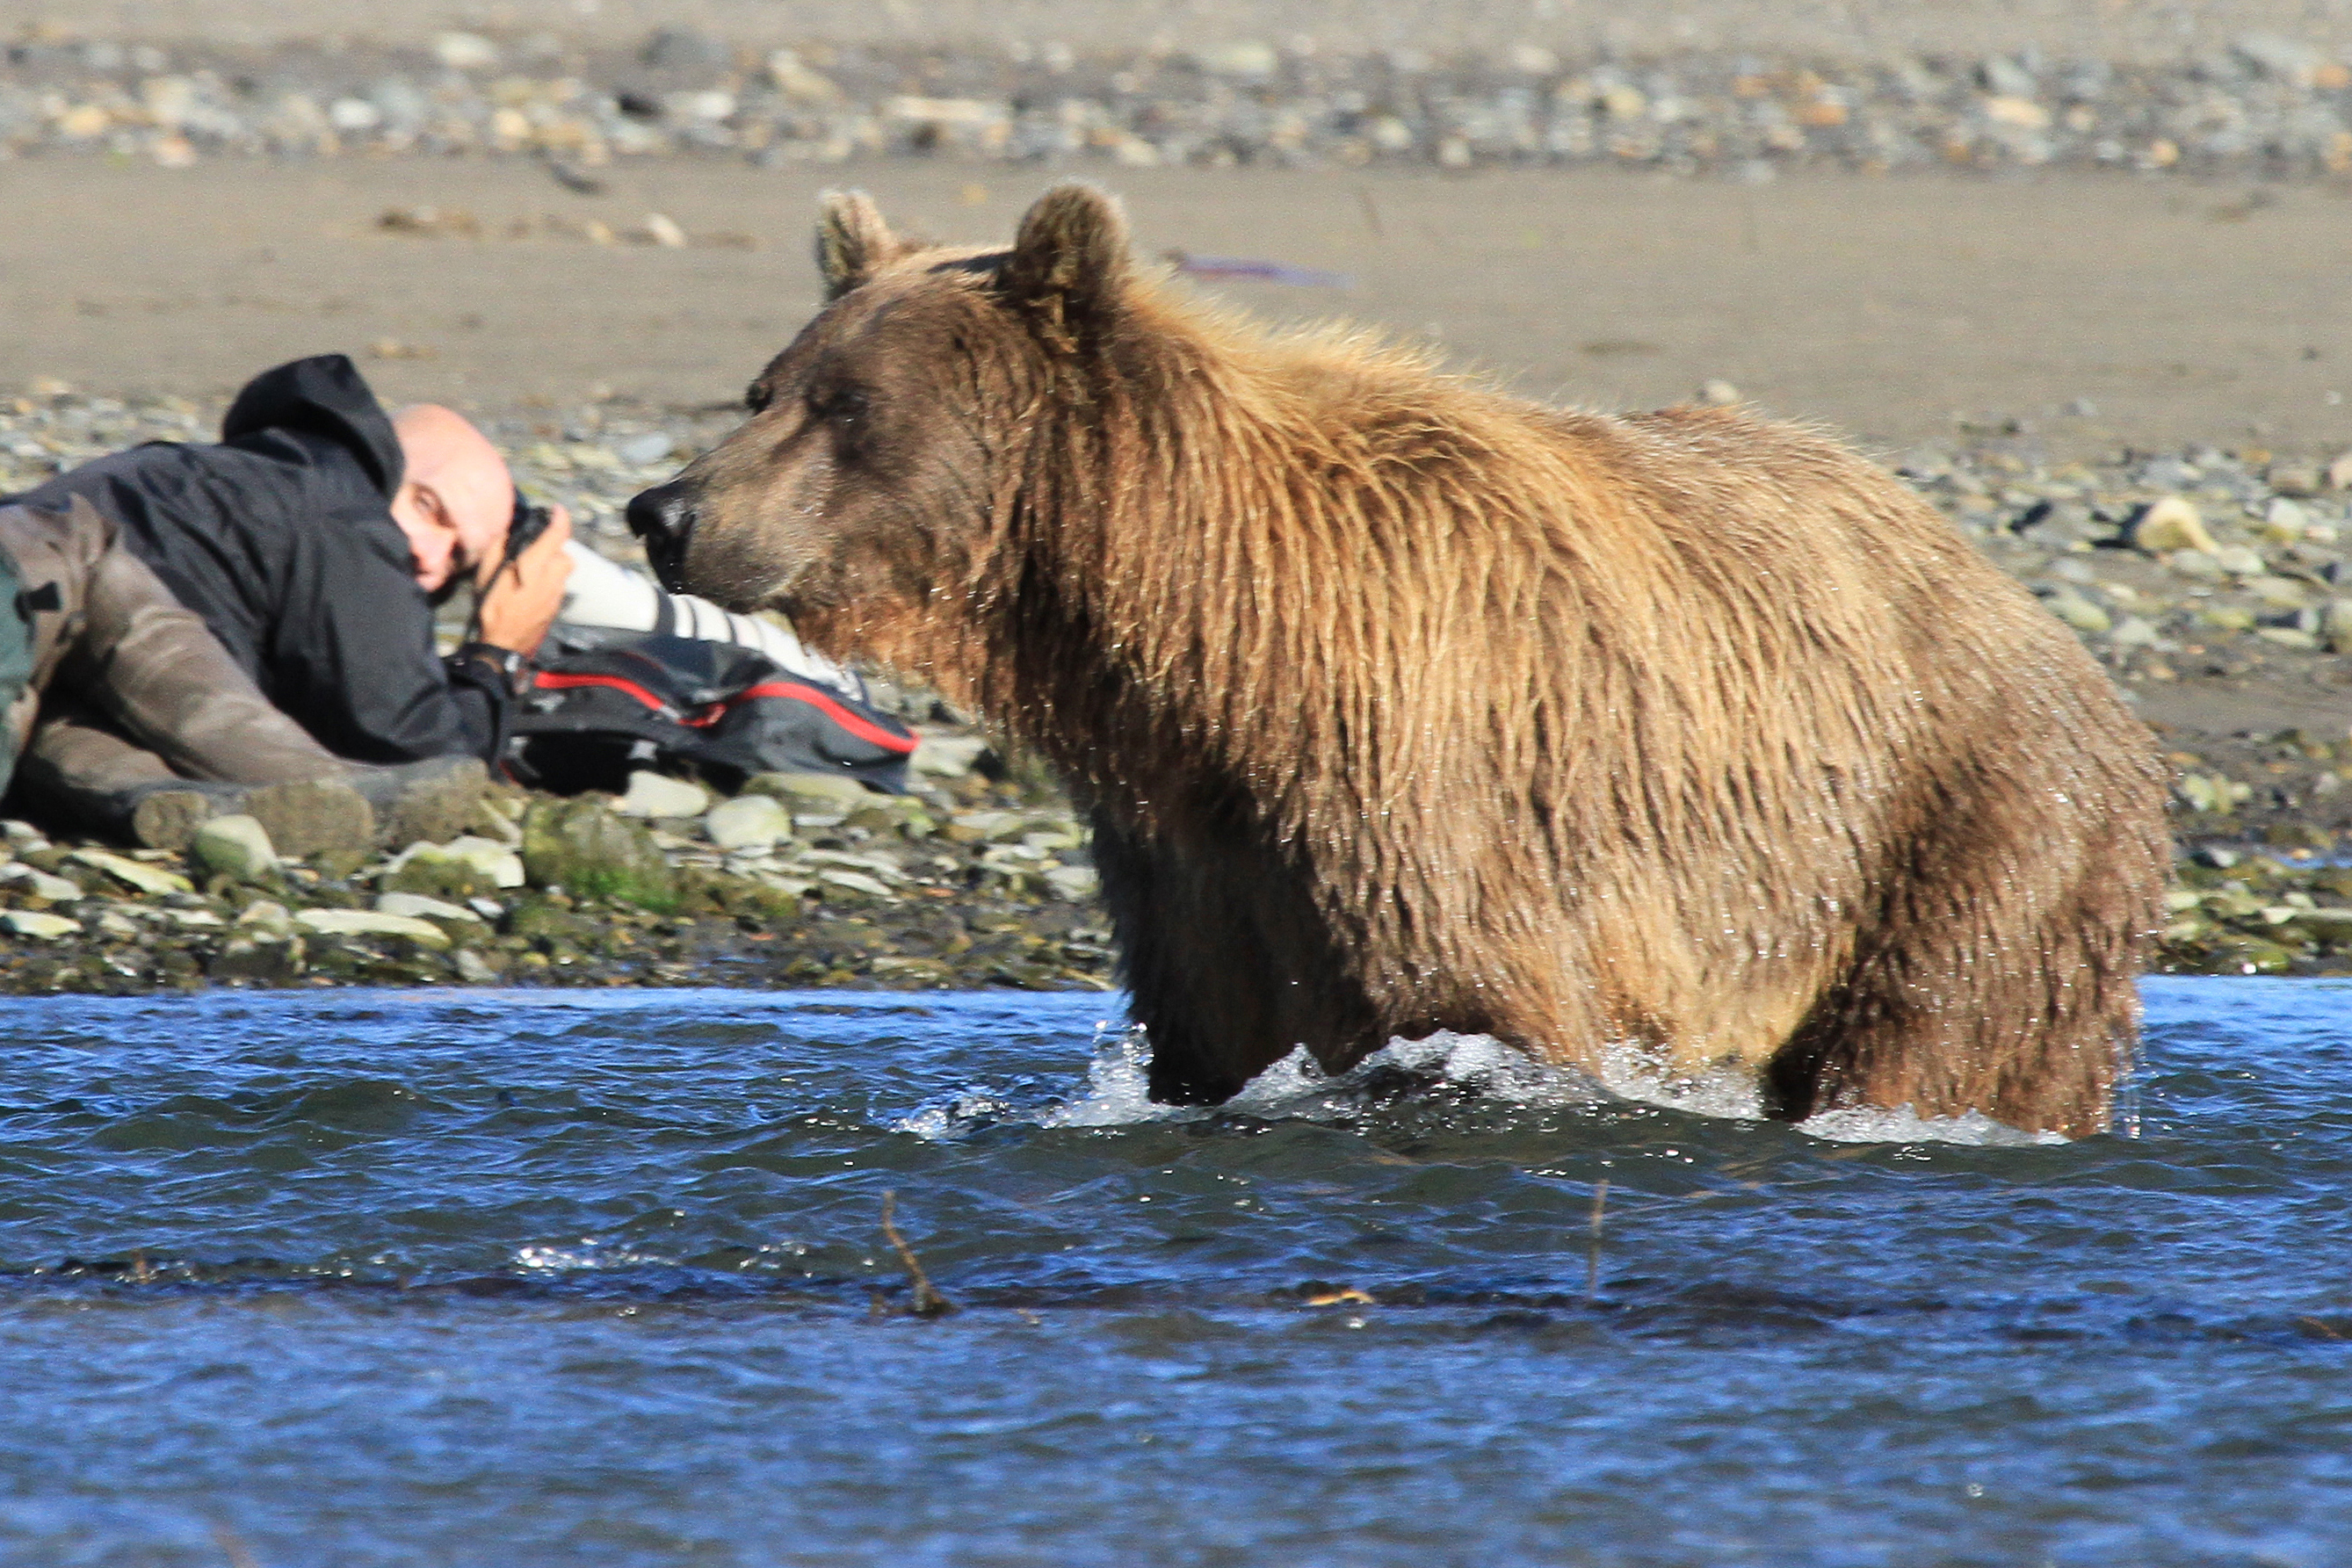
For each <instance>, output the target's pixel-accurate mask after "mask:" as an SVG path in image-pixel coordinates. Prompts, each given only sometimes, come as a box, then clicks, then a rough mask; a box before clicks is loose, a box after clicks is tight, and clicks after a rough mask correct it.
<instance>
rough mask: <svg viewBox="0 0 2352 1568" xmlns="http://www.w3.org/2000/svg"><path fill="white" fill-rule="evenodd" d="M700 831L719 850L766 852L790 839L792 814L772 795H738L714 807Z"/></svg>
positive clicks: (704, 819)
mask: <svg viewBox="0 0 2352 1568" xmlns="http://www.w3.org/2000/svg"><path fill="white" fill-rule="evenodd" d="M702 831H704V832H706V833H708V834H709V835H710V841H711V842H712V843H714V844H716V845H718V846H719V848H720V849H722V850H751V849H766V848H768V847H770V846H771V845H772V844H774V843H776V842H777V841H780V840H782V839H789V838H791V837H792V836H793V814H792V813H791V812H790V811H788V810H785V809H784V806H783V803H782V801H780V800H776V799H775V798H774V797H773V796H770V795H739V796H737V797H736V798H735V799H734V800H722V801H720V802H719V804H718V805H716V806H713V807H712V808H711V809H710V812H709V815H708V816H706V817H704V818H703V820H702Z"/></svg>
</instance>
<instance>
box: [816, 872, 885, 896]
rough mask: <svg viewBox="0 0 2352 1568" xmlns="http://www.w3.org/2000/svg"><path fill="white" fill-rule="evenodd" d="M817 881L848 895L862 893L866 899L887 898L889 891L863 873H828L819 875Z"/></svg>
mask: <svg viewBox="0 0 2352 1568" xmlns="http://www.w3.org/2000/svg"><path fill="white" fill-rule="evenodd" d="M817 881H818V882H820V883H823V884H824V885H825V886H827V887H838V888H841V889H843V890H845V891H846V892H849V893H862V894H865V895H866V897H868V898H887V897H889V896H890V890H889V889H888V888H887V887H886V886H884V885H883V884H882V883H880V882H878V881H877V880H876V879H875V878H873V877H870V876H867V875H866V873H863V872H856V871H828V872H823V873H819V874H818V876H817Z"/></svg>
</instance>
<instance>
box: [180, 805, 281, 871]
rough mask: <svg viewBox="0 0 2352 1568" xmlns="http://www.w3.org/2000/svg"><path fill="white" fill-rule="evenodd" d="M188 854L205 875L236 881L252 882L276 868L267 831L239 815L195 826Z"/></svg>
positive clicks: (273, 850)
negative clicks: (193, 837) (203, 870)
mask: <svg viewBox="0 0 2352 1568" xmlns="http://www.w3.org/2000/svg"><path fill="white" fill-rule="evenodd" d="M188 852H189V853H190V854H191V855H192V856H193V857H194V860H195V861H196V862H197V863H198V864H199V865H201V866H203V867H204V869H205V870H206V871H207V872H210V873H213V874H214V875H215V876H226V877H233V878H235V879H236V880H237V881H239V882H251V881H254V880H256V879H257V878H258V877H260V876H262V875H264V874H265V873H268V872H270V871H273V870H275V869H276V868H277V865H278V852H277V850H276V849H275V848H273V847H272V846H271V844H270V842H269V830H268V829H267V828H265V827H263V826H262V825H261V823H260V821H258V820H257V819H256V818H253V817H248V816H246V815H244V814H243V813H241V812H240V813H238V814H236V815H233V816H226V817H215V818H213V819H212V821H208V822H206V823H205V824H204V825H203V826H201V827H199V828H198V829H197V830H196V836H195V840H194V842H193V843H191V844H190V845H189V846H188Z"/></svg>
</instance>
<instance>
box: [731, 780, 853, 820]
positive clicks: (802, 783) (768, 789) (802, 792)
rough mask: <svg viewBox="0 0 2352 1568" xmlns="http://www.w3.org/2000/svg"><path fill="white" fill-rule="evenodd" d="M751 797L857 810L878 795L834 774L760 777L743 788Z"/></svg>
mask: <svg viewBox="0 0 2352 1568" xmlns="http://www.w3.org/2000/svg"><path fill="white" fill-rule="evenodd" d="M743 792H744V793H745V794H747V795H773V796H776V797H777V798H778V799H780V800H807V801H823V802H824V803H825V804H827V805H837V806H840V807H843V808H845V810H852V811H854V810H857V808H858V807H860V806H863V805H864V804H866V802H867V801H868V800H872V799H873V798H874V792H873V791H872V790H870V789H867V788H866V786H865V785H863V784H860V783H859V782H858V781H857V780H856V779H845V778H841V777H838V776H836V775H835V774H831V773H760V774H754V775H753V776H752V779H751V782H750V783H748V784H746V785H744V786H743Z"/></svg>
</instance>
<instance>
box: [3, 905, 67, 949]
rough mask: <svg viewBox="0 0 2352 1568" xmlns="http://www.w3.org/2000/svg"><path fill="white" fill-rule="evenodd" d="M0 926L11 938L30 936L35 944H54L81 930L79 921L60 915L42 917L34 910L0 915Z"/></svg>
mask: <svg viewBox="0 0 2352 1568" xmlns="http://www.w3.org/2000/svg"><path fill="white" fill-rule="evenodd" d="M0 925H5V926H6V927H7V928H8V931H9V933H10V934H11V935H13V936H30V937H32V938H33V939H34V940H35V941H37V942H54V941H56V940H57V939H58V937H60V936H72V935H73V934H74V933H75V932H77V931H79V930H80V929H81V922H80V921H79V920H68V919H67V918H66V917H65V916H64V915H44V914H42V913H41V912H40V911H38V910H35V909H12V910H10V911H8V913H6V914H5V915H0Z"/></svg>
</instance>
